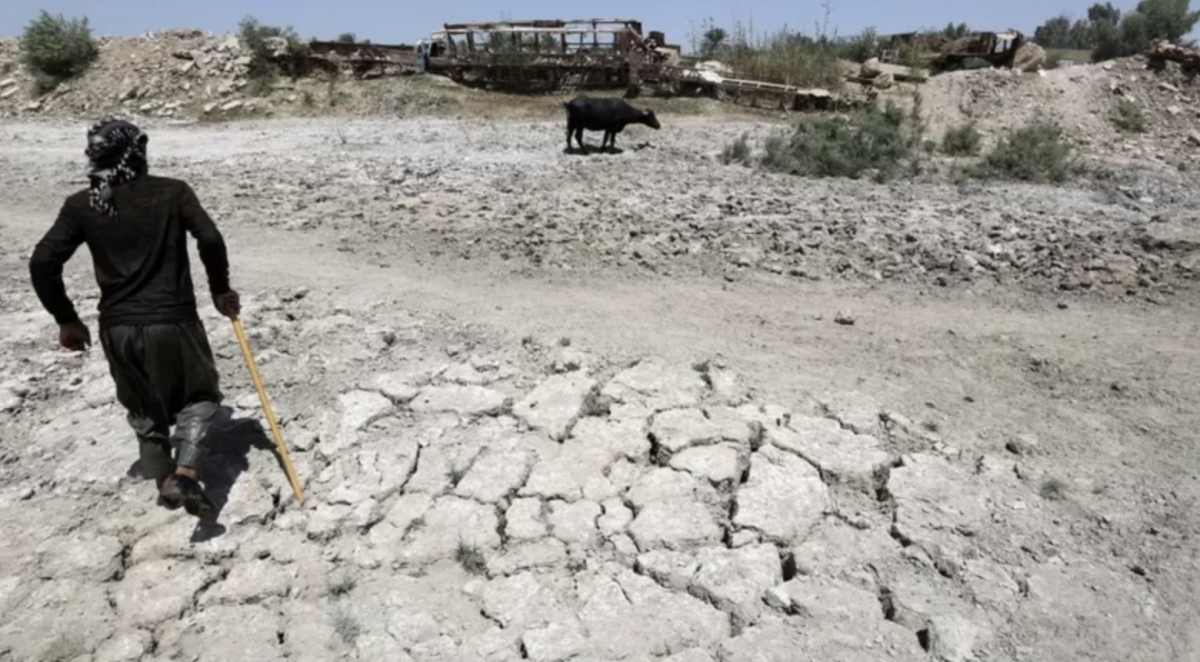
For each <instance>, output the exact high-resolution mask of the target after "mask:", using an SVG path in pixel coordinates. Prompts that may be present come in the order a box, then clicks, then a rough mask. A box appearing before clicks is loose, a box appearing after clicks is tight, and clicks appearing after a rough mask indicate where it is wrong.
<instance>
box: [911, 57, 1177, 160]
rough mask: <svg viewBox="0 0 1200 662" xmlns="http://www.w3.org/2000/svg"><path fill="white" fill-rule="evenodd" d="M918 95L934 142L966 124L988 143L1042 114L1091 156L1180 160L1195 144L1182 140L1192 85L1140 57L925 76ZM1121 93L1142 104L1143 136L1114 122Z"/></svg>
mask: <svg viewBox="0 0 1200 662" xmlns="http://www.w3.org/2000/svg"><path fill="white" fill-rule="evenodd" d="M921 94H922V96H923V102H924V108H925V109H926V112H927V119H928V123H929V131H930V135H931V137H933V138H934V139H939V138H940V137H941V136H942V135H943V134H944V133H945V131H946V130H947V129H950V128H953V127H955V126H959V125H962V124H965V123H968V122H973V123H975V124H976V126H977V127H978V128H979V129H980V131H982V132H983V133H984V136H985V139H988V140H995V139H997V138H999V137H1000V136H1001V135H1003V133H1004V132H1006V131H1008V130H1010V129H1012V128H1015V127H1019V126H1021V125H1024V124H1026V123H1028V122H1030V121H1031V120H1034V119H1039V118H1042V119H1051V120H1054V121H1057V122H1058V123H1059V124H1061V125H1062V126H1063V128H1064V129H1066V131H1067V132H1068V134H1070V135H1071V137H1072V138H1073V139H1074V140H1075V142H1076V144H1078V145H1079V146H1080V147H1081V148H1082V150H1083V151H1084V152H1086V153H1088V154H1090V155H1093V156H1100V157H1111V156H1119V155H1141V156H1153V157H1155V158H1162V157H1163V156H1167V157H1171V159H1170V160H1172V161H1178V162H1185V161H1187V160H1190V159H1194V158H1195V156H1196V150H1197V149H1198V148H1200V144H1195V143H1193V141H1191V140H1190V139H1189V134H1190V132H1192V131H1195V127H1196V119H1197V117H1200V109H1197V107H1196V105H1195V101H1194V99H1195V98H1196V96H1197V94H1200V83H1197V81H1196V80H1195V79H1194V78H1192V77H1189V76H1188V75H1187V74H1185V73H1184V72H1183V71H1182V69H1181V67H1180V66H1179V65H1178V64H1175V63H1167V64H1166V65H1165V66H1164V67H1162V68H1160V69H1155V68H1152V67H1151V66H1150V63H1149V61H1148V60H1147V59H1146V58H1144V57H1140V56H1139V57H1133V58H1125V59H1121V60H1115V61H1112V62H1106V63H1104V64H1098V65H1097V64H1088V65H1081V66H1074V67H1065V68H1061V69H1052V70H1049V71H1042V72H1040V73H1037V74H1028V73H1021V72H1019V71H1014V70H1008V69H983V70H975V71H960V72H951V73H946V74H942V75H939V76H935V77H933V78H931V79H930V80H929V82H928V83H926V84H924V85H923V86H922V87H921ZM1123 98H1124V99H1130V100H1133V101H1135V102H1137V103H1138V104H1139V105H1140V106H1141V107H1142V109H1143V112H1144V114H1145V116H1146V120H1147V131H1146V132H1145V133H1143V134H1128V133H1122V132H1121V131H1120V130H1119V129H1118V128H1117V127H1116V125H1115V124H1114V122H1113V120H1112V117H1113V114H1114V112H1115V109H1116V106H1117V104H1118V102H1119V101H1120V100H1121V99H1123ZM1198 138H1200V137H1198ZM1148 151H1152V152H1153V154H1146V152H1148Z"/></svg>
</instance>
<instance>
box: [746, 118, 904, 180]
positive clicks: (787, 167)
mask: <svg viewBox="0 0 1200 662" xmlns="http://www.w3.org/2000/svg"><path fill="white" fill-rule="evenodd" d="M920 144H921V135H920V130H919V126H915V122H914V121H913V117H912V116H911V115H909V114H906V113H905V112H904V111H902V110H901V109H900V108H899V107H898V106H897V105H896V104H895V103H892V102H890V101H889V102H888V103H887V105H886V106H884V107H883V108H880V107H879V106H878V105H871V106H868V107H867V108H866V109H865V110H863V111H862V112H861V113H859V114H858V115H857V116H854V117H850V118H847V117H817V118H810V119H806V120H803V121H801V122H800V123H799V124H797V125H796V128H795V129H794V130H792V131H791V132H790V135H789V134H787V133H784V134H777V135H775V136H772V137H771V138H770V139H768V140H767V142H766V144H765V145H764V147H765V148H766V155H765V156H764V158H763V160H762V164H763V166H764V167H765V168H767V169H769V170H774V171H777V172H784V173H789V174H793V175H803V176H809V177H851V178H858V177H860V176H862V175H863V174H864V173H866V172H868V171H874V172H875V173H876V176H877V178H878V179H880V180H885V179H888V178H890V177H891V176H893V175H894V174H895V173H896V172H897V170H898V169H899V168H900V167H901V166H902V165H904V164H905V163H906V162H912V161H914V160H915V157H916V156H917V148H918V147H919V146H920Z"/></svg>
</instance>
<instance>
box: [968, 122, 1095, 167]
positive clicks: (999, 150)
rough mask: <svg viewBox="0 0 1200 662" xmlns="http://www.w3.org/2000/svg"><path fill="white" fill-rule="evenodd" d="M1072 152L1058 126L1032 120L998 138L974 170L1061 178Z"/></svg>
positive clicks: (1072, 164) (1071, 162)
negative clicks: (997, 141)
mask: <svg viewBox="0 0 1200 662" xmlns="http://www.w3.org/2000/svg"><path fill="white" fill-rule="evenodd" d="M1072 152H1073V150H1072V148H1071V144H1070V142H1068V140H1067V137H1066V134H1065V133H1064V132H1063V130H1062V127H1060V126H1059V125H1058V124H1056V123H1054V122H1049V121H1044V120H1036V121H1033V122H1030V123H1029V124H1027V125H1025V126H1023V127H1021V128H1019V129H1015V130H1013V131H1011V132H1009V134H1008V135H1007V136H1005V137H1004V138H1002V139H1001V140H1000V142H999V143H997V144H996V146H995V147H994V148H992V151H991V152H989V153H988V155H987V156H986V157H985V158H984V160H983V163H982V164H980V167H979V168H978V169H977V170H976V172H977V174H979V175H981V176H992V177H1002V178H1009V179H1019V180H1023V181H1031V182H1061V181H1063V180H1065V179H1066V178H1067V177H1068V176H1069V175H1070V174H1071V169H1072V167H1073V166H1074V159H1073V155H1072Z"/></svg>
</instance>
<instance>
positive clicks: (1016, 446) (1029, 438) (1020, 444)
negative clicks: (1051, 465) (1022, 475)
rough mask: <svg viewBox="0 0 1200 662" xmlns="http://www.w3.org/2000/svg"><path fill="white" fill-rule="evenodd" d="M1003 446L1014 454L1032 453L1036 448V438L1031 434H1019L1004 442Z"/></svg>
mask: <svg viewBox="0 0 1200 662" xmlns="http://www.w3.org/2000/svg"><path fill="white" fill-rule="evenodd" d="M1004 447H1005V448H1007V449H1008V452H1010V453H1012V454H1014V455H1033V454H1035V453H1037V450H1038V438H1037V437H1036V436H1034V435H1032V434H1019V435H1017V436H1015V437H1013V438H1011V439H1009V440H1008V441H1007V442H1005V444H1004Z"/></svg>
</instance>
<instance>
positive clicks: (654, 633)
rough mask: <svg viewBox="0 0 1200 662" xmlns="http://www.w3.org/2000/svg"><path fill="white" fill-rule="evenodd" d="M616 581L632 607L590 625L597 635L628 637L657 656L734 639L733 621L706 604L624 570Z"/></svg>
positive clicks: (710, 645)
mask: <svg viewBox="0 0 1200 662" xmlns="http://www.w3.org/2000/svg"><path fill="white" fill-rule="evenodd" d="M614 579H615V580H616V582H617V583H618V584H619V585H620V589H621V592H622V594H623V595H624V597H625V598H626V599H627V600H628V602H629V604H630V606H629V607H626V608H624V609H623V610H622V611H621V613H620V614H617V615H615V616H609V617H605V616H602V617H600V618H597V619H594V620H591V621H589V626H590V627H591V628H592V629H593V630H594V631H604V632H624V633H628V636H629V637H630V639H632V640H633V641H634V642H636V643H637V645H638V646H639V647H640V648H641V650H643V651H645V652H646V653H647V654H650V655H655V656H658V655H662V654H673V653H679V652H683V651H685V650H689V649H692V648H711V647H713V646H715V645H716V644H717V642H719V641H722V640H723V639H725V638H727V637H729V636H730V629H731V628H730V623H729V617H728V616H727V615H725V614H724V613H722V612H721V611H719V610H718V609H716V608H715V607H713V606H712V605H709V604H708V603H706V602H704V601H702V600H699V599H696V598H694V597H692V596H690V595H686V594H683V593H675V592H672V591H669V590H667V589H665V588H663V587H661V586H659V585H658V584H656V583H655V582H654V580H652V579H650V578H648V577H642V576H640V575H637V574H635V573H633V572H632V571H630V570H628V569H624V568H622V569H621V570H620V571H618V572H617V573H616V574H615V576H614ZM599 621H607V624H605V625H603V626H602V625H601V623H600V622H599ZM601 659H611V657H608V656H601Z"/></svg>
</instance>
